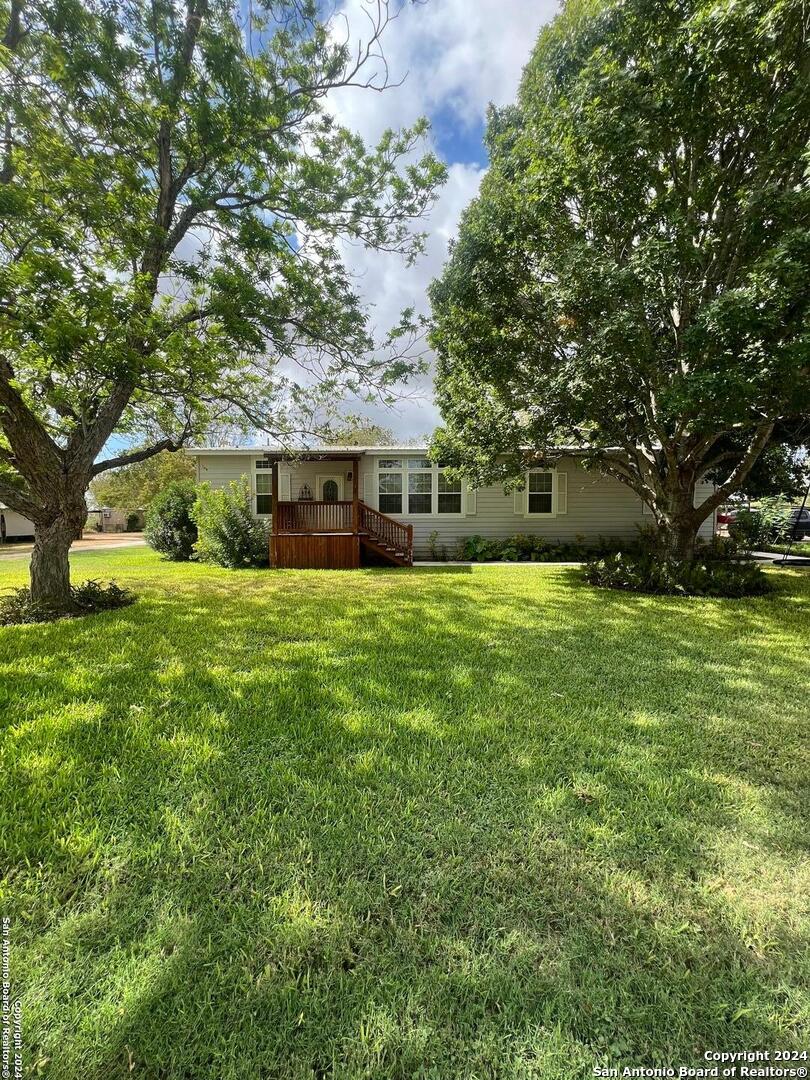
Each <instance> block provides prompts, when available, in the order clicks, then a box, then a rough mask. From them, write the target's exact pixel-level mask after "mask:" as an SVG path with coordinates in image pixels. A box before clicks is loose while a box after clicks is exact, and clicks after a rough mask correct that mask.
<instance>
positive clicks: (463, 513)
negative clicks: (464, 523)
mask: <svg viewBox="0 0 810 1080" xmlns="http://www.w3.org/2000/svg"><path fill="white" fill-rule="evenodd" d="M415 457H420V458H423V457H424V454H414V453H410V454H398V455H397V456H396V458H395V457H394V455H393V454H391V455H390V457H387V458H383V457H378V458H375V459H374V497H375V499H376V500H377V505H378V506H379V504H380V473H399V474H400V476H401V477H402V510H401V511H400V512H399V513H395V512H393V511H391V512H388V511H380V512H381V513H388V516H389V517H401V518H412V519H413V520H414V521H447V520H449V521H452V520H453V519H459V518H464V517H467V495H468V489H467V482H466V481H465V480H462V481H461V502H460V505H461V510H460V511H459V512H458V513H452V514H446V513H441V514H440V513H439V473H440V472H441V471H442V470H441V469H440V468H439V466H438V465H437V464H436V463H435V462H434V463H432V464H431V467H430V468H429V469H409V468H408V458H415ZM391 460H397V461H401V462H402V465H401V466H400V468H398V469H381V468H380V461H391ZM426 472H429V473H430V474H431V476H432V477H433V480H432V482H431V491H430V505H431V511H430V513H429V514H411V513H409V512H408V475H409V474H411V475H413V474H415V473H426ZM442 494H443V495H447V494H449V492H444V491H443V492H442Z"/></svg>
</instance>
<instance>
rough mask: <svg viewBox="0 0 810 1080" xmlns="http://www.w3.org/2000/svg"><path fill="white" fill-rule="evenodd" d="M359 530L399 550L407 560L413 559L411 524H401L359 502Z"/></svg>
mask: <svg viewBox="0 0 810 1080" xmlns="http://www.w3.org/2000/svg"><path fill="white" fill-rule="evenodd" d="M360 530H361V532H366V533H368V534H369V536H370V537H371V538H372V539H376V540H379V541H380V542H381V543H382V544H384V545H386V546H388V547H391V548H393V549H394V550H395V551H401V552H402V553H403V554H404V555H405V557H406V559H407V560H408V562H412V561H413V525H403V523H402V522H401V521H397V520H396V518H392V517H388V515H387V514H381V513H380V511H379V510H375V509H373V507H371V506H368V505H367V504H366V503H364V502H361V503H360Z"/></svg>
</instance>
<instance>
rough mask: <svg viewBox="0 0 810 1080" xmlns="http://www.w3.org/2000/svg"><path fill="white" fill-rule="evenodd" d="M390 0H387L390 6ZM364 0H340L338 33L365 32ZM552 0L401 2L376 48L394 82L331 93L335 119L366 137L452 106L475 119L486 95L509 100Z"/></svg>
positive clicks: (466, 119)
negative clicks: (378, 89) (380, 89)
mask: <svg viewBox="0 0 810 1080" xmlns="http://www.w3.org/2000/svg"><path fill="white" fill-rule="evenodd" d="M395 3H396V0H392V3H391V8H392V10H393V9H394V7H395ZM372 6H373V7H376V3H375V4H374V5H370V4H369V3H368V0H345V3H344V4H343V5H342V7H341V16H343V17H345V23H344V21H343V18H341V19H339V20H338V21H337V23H336V24H335V28H336V32H337V33H341V32H342V31H344V30H345V26H346V24H348V27H349V33H350V37H351V40H352V41H353V42H357V41H358V40H359V39H362V38H363V37H364V36H365V37H367V36H368V26H369V22H368V18H367V17H366V12H368V11H369V10H371V7H372ZM557 8H558V4H557V3H556V2H554V0H427V2H426V3H410V4H405V5H404V6H403V7H402V9H401V11H400V13H399V16H398V17H397V18H396V19H395V20H393V21H392V22H391V23H390V24H389V26H388V27H387V29H386V31H385V34H384V36H383V39H382V48H383V51H384V53H385V57H386V60H387V62H388V69H389V72H390V78H391V80H392V81H393V82H396V81H398V80H399V79H402V78H403V77H404V79H405V81H404V83H403V84H402V86H399V87H396V88H394V89H391V90H389V91H386V92H385V93H383V94H375V93H373V92H369V91H364V90H359V89H347V90H341V91H339V92H338V93H336V94H333V95H332V97H331V99H330V100H331V102H332V106H333V108H334V109H335V111H336V113H337V115H338V116H339V118H340V119H341V120H342V121H344V122H345V123H346V124H348V125H349V126H351V127H352V128H354V129H356V130H358V131H360V133H361V134H362V135H364V136H366V137H367V138H369V139H374V138H376V137H377V136H379V134H380V133H381V132H382V131H383V130H384V129H385V128H386V127H402V126H403V125H406V124H408V123H411V122H413V120H414V119H415V118H416V117H418V116H422V115H427V116H431V115H435V114H436V113H437V112H438V111H439V110H440V109H446V108H447V107H448V106H450V107H451V108H452V109H453V111H454V113H455V114H456V116H457V118H458V120H459V122H460V123H463V124H468V125H471V124H475V123H476V122H478V121H480V120H481V119H482V118H483V116H484V114H485V112H486V107H487V105H488V103H489V102H490V101H492V102H494V103H495V104H496V105H505V104H507V103H508V102H510V101H512V100H514V97H515V94H516V92H517V87H518V83H519V81H520V76H521V72H522V70H523V65H524V64H525V63H526V61H527V60H528V58H529V53H530V51H531V49H532V46H533V45H534V43H535V41H536V39H537V34H538V32H539V30H540V27H541V26H542V25H543V24H544V23H546V22H548V21H549V20H550V19H551V18H552V17H553V16H554V14H555V13H556V11H557Z"/></svg>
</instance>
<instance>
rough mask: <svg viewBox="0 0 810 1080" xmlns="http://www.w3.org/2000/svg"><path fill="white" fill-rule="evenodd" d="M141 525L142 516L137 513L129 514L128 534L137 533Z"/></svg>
mask: <svg viewBox="0 0 810 1080" xmlns="http://www.w3.org/2000/svg"><path fill="white" fill-rule="evenodd" d="M140 523H141V519H140V515H138V514H136V513H132V514H127V532H137V530H138V526H139V525H140Z"/></svg>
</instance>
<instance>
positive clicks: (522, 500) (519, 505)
mask: <svg viewBox="0 0 810 1080" xmlns="http://www.w3.org/2000/svg"><path fill="white" fill-rule="evenodd" d="M513 499H514V511H515V513H516V514H520V515H521V516H522V515H523V514H525V513H526V488H524V489H523V491H516V492H515V494H514V496H513Z"/></svg>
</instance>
